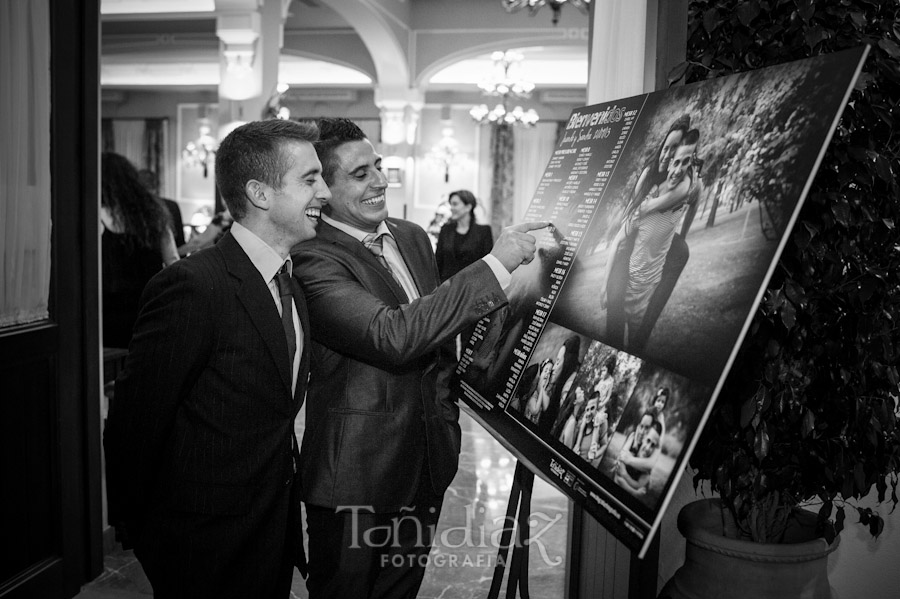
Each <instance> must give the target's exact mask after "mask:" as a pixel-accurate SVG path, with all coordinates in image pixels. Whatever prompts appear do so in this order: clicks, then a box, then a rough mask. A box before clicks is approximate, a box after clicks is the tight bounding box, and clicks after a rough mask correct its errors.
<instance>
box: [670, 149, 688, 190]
mask: <svg viewBox="0 0 900 599" xmlns="http://www.w3.org/2000/svg"><path fill="white" fill-rule="evenodd" d="M693 154H694V146H692V145H691V146H678V149H677V150H675V155H674V156H673V157H672V160H671V161H670V162H669V174H668V176H667V177H666V185H667V186H668V188H669V189H675V188H676V187H678V184H679V183H681V181H682V180H683V179H684V175H685V174H686V173H687V171H688V168H690V166H691V156H692V155H693Z"/></svg>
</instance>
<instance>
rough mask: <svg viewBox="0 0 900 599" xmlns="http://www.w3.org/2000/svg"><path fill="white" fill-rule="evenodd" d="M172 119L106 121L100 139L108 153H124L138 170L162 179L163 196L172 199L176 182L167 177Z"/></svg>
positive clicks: (160, 182)
mask: <svg viewBox="0 0 900 599" xmlns="http://www.w3.org/2000/svg"><path fill="white" fill-rule="evenodd" d="M168 124H169V120H168V119H166V118H148V119H110V118H107V119H103V120H102V121H101V125H100V136H101V141H102V146H103V151H104V152H115V153H117V154H121V155H122V156H124V157H125V158H127V159H128V160H130V161H131V163H132V164H133V165H134V166H135V168H136V169H138V170H142V169H147V170H150V171H153V172H154V173H156V175H157V177H158V178H159V190H160V195H162V196H164V197H171V195H172V193H173V192H174V188H175V186H174V183H171V182H169V181H168V178H167V177H166V174H167V173H166V143H167V134H168Z"/></svg>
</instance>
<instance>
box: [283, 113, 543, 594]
mask: <svg viewBox="0 0 900 599" xmlns="http://www.w3.org/2000/svg"><path fill="white" fill-rule="evenodd" d="M319 135H320V138H319V141H318V142H317V143H316V150H317V152H318V154H319V158H320V160H321V161H322V169H323V176H324V177H325V181H326V182H327V183H328V184H329V188H330V189H331V192H332V199H331V200H330V201H329V203H328V206H327V207H326V209H325V211H323V215H322V222H320V223H319V226H318V229H317V232H318V235H317V236H316V238H315V239H313V240H309V241H306V242H304V243H302V244H300V245H299V246H297V247H295V248H294V250H293V252H292V255H293V258H294V263H295V265H296V270H295V276H296V277H298V278H299V280H300V282H301V285H302V286H303V289H304V293H305V295H306V298H307V301H308V304H309V312H310V323H311V327H312V332H311V334H312V339H313V358H312V372H311V378H310V383H309V393H308V396H307V397H308V399H307V411H306V430H305V432H304V436H303V445H302V448H301V452H300V455H301V458H300V472H301V477H302V479H303V497H304V501H305V503H306V512H307V523H308V527H307V532H308V534H309V570H310V571H309V580H308V582H307V588H308V589H309V593H310V598H311V599H320V598H322V597H334V598H339V599H354V598H357V597H359V598H362V597H366V598H369V599H372V598H376V597H385V598H391V599H397V598H402V597H415V595H416V592H417V590H418V588H419V586H420V585H421V582H422V577H423V575H424V572H425V566H426V563H427V558H428V553H429V551H430V549H431V543H432V541H433V535H434V530H435V527H436V525H437V521H438V517H439V516H440V510H441V504H442V501H443V493H444V491H445V490H446V489H447V486H448V485H449V484H450V482H451V480H452V479H453V476H454V474H455V473H456V468H457V462H458V457H459V447H460V428H459V423H458V421H457V419H458V416H459V409H458V407H457V406H456V404H455V403H454V402H453V401H452V400H451V398H450V397H449V389H448V386H447V377H449V375H450V372H451V370H452V368H453V366H454V365H455V361H456V360H455V349H454V347H453V343H452V341H453V339H454V337H455V335H456V334H457V333H459V332H460V330H462V329H463V328H464V327H466V326H468V325H470V324H472V323H474V322H475V321H477V320H478V319H479V318H481V317H482V316H484V315H486V314H488V313H490V312H492V311H494V310H496V309H498V308H500V307H501V306H503V305H505V304H506V302H507V298H506V295H505V294H504V291H503V287H504V285H506V284H508V282H509V279H510V274H509V273H510V272H511V271H512V270H514V269H515V268H516V267H517V266H518V265H519V264H521V263H523V262H528V261H530V260H531V259H532V257H533V255H534V249H535V239H534V237H533V236H532V235H530V234H528V233H527V231H528V230H531V229H535V228H540V227H542V226H546V224H544V223H541V224H532V225H520V226H519V227H510V228H509V229H507V230H506V231H504V232H503V234H502V235H501V236H500V238H499V239H498V241H497V244H496V245H495V246H494V248H493V249H492V251H491V254H489V255H488V256H487V257H486V258H485V259H482V260H478V261H477V262H476V263H475V264H472V265H471V266H469V267H468V268H466V269H464V270H463V271H462V272H460V273H459V274H458V275H457V276H455V277H452V278H451V279H450V280H448V281H447V282H445V283H444V284H443V285H440V286H438V285H439V282H440V281H439V277H438V271H437V265H436V263H435V259H434V255H433V253H432V250H431V243H430V241H429V239H428V236H427V234H426V233H425V231H423V230H422V229H421V228H420V227H418V226H417V225H414V224H412V223H410V222H407V221H403V220H399V219H393V218H388V214H387V207H386V204H385V195H384V193H385V190H386V189H387V180H386V179H385V176H384V174H383V173H382V171H381V157H380V156H379V155H378V154H376V152H375V149H374V147H373V146H372V144H371V143H370V142H369V140H368V139H366V137H365V135H364V134H363V132H362V131H361V130H360V129H359V128H358V127H357V126H356V125H355V124H353V123H352V122H351V121H348V120H346V119H323V120H321V121H319ZM376 234H383V235H382V237H381V239H375V237H376ZM367 246H374V247H373V248H372V249H368V247H367ZM448 341H449V342H450V343H448Z"/></svg>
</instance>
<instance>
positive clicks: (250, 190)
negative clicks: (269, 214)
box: [244, 179, 269, 210]
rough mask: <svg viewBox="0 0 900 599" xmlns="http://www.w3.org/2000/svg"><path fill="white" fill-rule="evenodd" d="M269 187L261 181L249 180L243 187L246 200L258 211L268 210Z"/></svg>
mask: <svg viewBox="0 0 900 599" xmlns="http://www.w3.org/2000/svg"><path fill="white" fill-rule="evenodd" d="M268 191H269V186H268V185H266V184H265V183H263V182H262V181H257V180H256V179H250V180H249V181H247V183H246V184H245V185H244V193H245V194H247V200H249V202H250V203H251V204H253V206H255V207H256V208H259V209H260V210H268V209H269V193H268Z"/></svg>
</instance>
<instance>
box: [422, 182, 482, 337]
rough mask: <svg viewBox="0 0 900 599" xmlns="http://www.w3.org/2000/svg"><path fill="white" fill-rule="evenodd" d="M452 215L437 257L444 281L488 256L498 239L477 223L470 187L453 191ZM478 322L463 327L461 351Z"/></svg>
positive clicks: (437, 249)
mask: <svg viewBox="0 0 900 599" xmlns="http://www.w3.org/2000/svg"><path fill="white" fill-rule="evenodd" d="M448 204H449V205H450V217H449V219H448V220H447V222H446V224H444V225H443V226H442V227H441V231H440V233H439V234H438V242H437V248H435V252H434V255H435V258H437V265H438V272H439V273H440V275H441V282H442V283H443V282H444V281H446V280H447V279H449V278H450V277H452V276H453V275H455V274H456V273H458V272H459V271H461V270H462V269H464V268H465V267H467V266H468V265H470V264H472V263H473V262H475V261H476V260H480V259H482V258H484V257H485V256H486V255H487V253H488V252H490V251H491V248H492V247H493V246H494V238H493V235H492V234H491V228H490V226H488V225H479V224H478V223H476V222H475V207H476V206H477V205H478V200H476V199H475V194H474V193H472V192H471V191H469V190H468V189H460V190H459V191H454V192H451V193H450V198H449V199H448ZM474 330H475V325H472V326H470V327H466V328H465V329H463V330H462V331H461V332H460V334H459V336H458V337H457V354H459V352H460V351H461V344H464V343H465V342H466V341H468V340H469V338H470V337H471V336H472V332H473V331H474Z"/></svg>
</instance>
